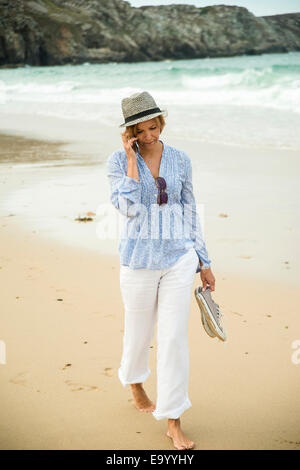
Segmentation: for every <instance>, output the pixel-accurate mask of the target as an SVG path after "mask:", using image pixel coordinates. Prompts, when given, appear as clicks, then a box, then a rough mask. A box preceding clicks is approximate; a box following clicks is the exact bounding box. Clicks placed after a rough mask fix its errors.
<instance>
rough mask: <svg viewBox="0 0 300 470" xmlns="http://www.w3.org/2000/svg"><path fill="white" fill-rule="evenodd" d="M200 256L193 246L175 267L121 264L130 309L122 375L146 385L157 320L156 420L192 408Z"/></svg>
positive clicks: (126, 380)
mask: <svg viewBox="0 0 300 470" xmlns="http://www.w3.org/2000/svg"><path fill="white" fill-rule="evenodd" d="M198 262H199V258H198V255H197V253H196V251H195V249H194V248H191V249H190V250H189V251H188V252H187V253H185V254H184V255H183V256H181V257H180V258H179V259H178V260H177V261H176V263H175V264H174V265H173V266H171V267H170V268H166V269H160V270H151V269H131V268H129V267H128V266H121V267H120V287H121V293H122V297H123V302H124V307H125V312H124V313H125V317H124V336H123V354H122V359H121V366H120V368H119V370H118V375H119V379H120V381H121V383H122V385H123V386H124V387H125V386H126V385H128V384H135V383H143V382H145V380H146V379H147V378H148V377H149V375H150V369H149V365H148V360H149V352H150V345H151V339H152V337H153V332H154V325H155V323H156V320H158V323H157V400H156V409H155V410H154V411H153V412H152V414H153V416H154V417H155V418H156V419H157V420H160V419H164V418H169V419H177V418H179V416H180V415H181V414H182V413H183V412H184V411H185V410H187V409H188V408H190V407H191V406H192V404H191V402H190V400H189V397H188V379H189V350H188V320H189V313H190V304H191V295H192V289H193V284H194V279H195V273H196V269H197V266H198Z"/></svg>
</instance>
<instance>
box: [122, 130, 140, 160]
mask: <svg viewBox="0 0 300 470" xmlns="http://www.w3.org/2000/svg"><path fill="white" fill-rule="evenodd" d="M121 137H122V140H123V146H124V150H125V152H126V155H127V158H128V159H131V158H136V152H135V151H134V149H133V147H132V145H133V143H134V142H135V141H136V140H138V139H137V137H132V138H131V139H128V134H127V132H126V131H124V132H122V134H121Z"/></svg>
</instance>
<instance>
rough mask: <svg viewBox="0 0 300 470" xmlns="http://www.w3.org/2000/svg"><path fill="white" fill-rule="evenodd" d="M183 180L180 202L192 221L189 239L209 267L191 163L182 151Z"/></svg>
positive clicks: (205, 266) (197, 271)
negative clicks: (194, 190) (197, 207)
mask: <svg viewBox="0 0 300 470" xmlns="http://www.w3.org/2000/svg"><path fill="white" fill-rule="evenodd" d="M183 154H184V157H185V158H184V168H185V171H184V180H183V187H182V192H181V198H182V202H183V204H184V213H185V214H186V211H187V212H189V214H188V216H187V219H185V220H190V221H191V222H192V227H191V239H192V240H193V241H194V243H195V244H194V248H195V250H196V253H197V255H198V257H199V259H200V260H201V261H202V263H203V267H204V268H209V267H210V265H211V260H210V259H209V257H208V253H207V249H206V245H205V241H204V239H203V235H202V227H201V222H200V217H199V214H198V212H197V209H196V201H195V197H194V192H193V183H192V164H191V160H190V158H189V156H188V155H187V154H186V153H184V152H183ZM200 270H201V269H200V262H199V263H198V266H197V270H196V273H199V272H200Z"/></svg>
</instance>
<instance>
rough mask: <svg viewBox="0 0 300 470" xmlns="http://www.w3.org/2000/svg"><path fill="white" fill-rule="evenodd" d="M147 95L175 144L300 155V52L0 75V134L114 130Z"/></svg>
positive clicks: (5, 71) (0, 72)
mask: <svg viewBox="0 0 300 470" xmlns="http://www.w3.org/2000/svg"><path fill="white" fill-rule="evenodd" d="M143 90H147V91H149V92H150V93H151V94H152V95H153V97H154V98H155V100H156V102H157V104H158V105H159V106H160V107H161V108H162V109H167V110H168V112H169V116H168V118H167V119H168V122H169V123H170V125H169V128H168V132H169V133H170V136H180V137H181V138H188V139H190V140H195V141H199V142H211V143H212V142H213V143H219V144H225V145H227V144H229V145H238V146H247V147H255V148H269V149H272V148H281V149H291V150H299V149H300V133H299V132H297V129H299V128H300V52H289V53H285V54H262V55H256V56H237V57H224V58H205V59H192V60H165V61H161V62H143V63H141V62H139V63H109V64H89V63H85V64H83V65H65V66H51V67H31V66H25V67H24V68H15V69H1V70H0V110H1V115H2V116H1V117H0V119H1V121H0V125H1V129H7V130H8V128H11V129H13V127H14V124H13V123H12V121H11V117H12V116H14V117H15V118H16V119H17V117H18V116H22V119H23V122H24V117H26V116H27V117H28V118H30V117H32V118H41V119H42V118H43V117H44V118H46V117H48V118H55V119H59V120H60V119H62V120H63V121H64V122H65V124H66V121H68V122H69V123H71V124H70V128H71V127H72V122H73V126H76V123H83V128H82V132H84V130H83V129H84V128H86V129H89V131H91V129H94V132H95V133H96V132H97V129H99V126H108V127H111V128H114V129H117V128H118V126H119V124H121V123H122V122H123V116H122V113H121V106H120V103H121V100H122V98H124V97H126V96H129V95H130V94H132V93H135V92H137V91H143ZM36 122H37V124H35V126H34V130H35V131H36V130H37V127H38V126H39V119H36ZM67 127H68V126H67V125H66V129H65V134H64V137H66V138H68V136H69V135H68V130H67ZM53 132H54V133H55V129H53ZM75 134H76V133H75ZM36 135H37V134H36ZM56 137H61V135H60V134H57V135H56ZM70 137H72V136H71V135H70ZM86 137H87V140H89V139H91V138H92V133H91V132H90V133H89V134H88V135H86ZM83 138H84V136H83Z"/></svg>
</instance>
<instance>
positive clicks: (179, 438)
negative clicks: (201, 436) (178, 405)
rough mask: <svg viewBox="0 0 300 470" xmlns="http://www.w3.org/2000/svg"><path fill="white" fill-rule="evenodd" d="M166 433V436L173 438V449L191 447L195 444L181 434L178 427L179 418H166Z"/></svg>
mask: <svg viewBox="0 0 300 470" xmlns="http://www.w3.org/2000/svg"><path fill="white" fill-rule="evenodd" d="M166 434H167V436H168V437H170V438H171V439H173V444H174V447H175V449H179V450H184V449H193V447H194V446H195V443H194V442H193V441H191V440H190V439H188V438H187V437H186V435H185V434H183V432H182V430H181V427H180V418H178V419H169V420H168V431H167V433H166Z"/></svg>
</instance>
